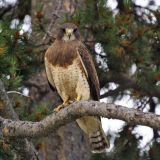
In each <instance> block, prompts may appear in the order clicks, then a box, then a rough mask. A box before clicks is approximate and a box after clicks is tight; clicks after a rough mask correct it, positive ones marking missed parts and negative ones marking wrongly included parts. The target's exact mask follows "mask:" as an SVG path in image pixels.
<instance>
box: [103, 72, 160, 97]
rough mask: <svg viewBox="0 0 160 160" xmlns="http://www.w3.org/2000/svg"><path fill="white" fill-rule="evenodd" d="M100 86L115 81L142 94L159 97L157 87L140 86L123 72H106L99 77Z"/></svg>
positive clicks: (159, 91)
mask: <svg viewBox="0 0 160 160" xmlns="http://www.w3.org/2000/svg"><path fill="white" fill-rule="evenodd" d="M100 82H101V84H102V87H103V86H104V85H105V84H106V83H108V82H115V83H118V84H120V85H122V86H124V87H126V89H127V88H133V89H135V90H138V91H140V92H141V94H142V95H144V96H151V97H160V90H159V89H158V88H157V87H149V86H148V87H146V88H144V87H142V86H141V84H139V82H138V81H137V80H136V79H135V78H134V77H131V76H129V75H127V74H124V73H114V72H107V73H106V74H103V75H102V76H101V77H100ZM103 98H104V97H103Z"/></svg>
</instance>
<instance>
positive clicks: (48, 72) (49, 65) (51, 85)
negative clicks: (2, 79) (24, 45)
mask: <svg viewBox="0 0 160 160" xmlns="http://www.w3.org/2000/svg"><path fill="white" fill-rule="evenodd" d="M50 52H52V50H51V48H49V49H48V50H47V51H46V53H45V58H44V63H45V69H46V74H47V79H48V83H49V86H50V88H51V89H52V90H53V91H55V90H56V88H55V84H54V80H53V78H52V72H51V64H50V62H49V61H48V58H47V54H50Z"/></svg>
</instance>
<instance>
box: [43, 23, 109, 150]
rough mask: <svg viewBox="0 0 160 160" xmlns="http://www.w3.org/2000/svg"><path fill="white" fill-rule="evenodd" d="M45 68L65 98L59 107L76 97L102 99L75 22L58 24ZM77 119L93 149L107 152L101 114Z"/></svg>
mask: <svg viewBox="0 0 160 160" xmlns="http://www.w3.org/2000/svg"><path fill="white" fill-rule="evenodd" d="M45 68H46V74H47V78H48V82H49V84H50V86H51V87H53V88H54V89H56V91H57V92H58V94H59V95H60V97H61V98H62V100H63V104H62V105H61V106H59V107H58V110H59V109H60V108H62V106H63V107H66V106H67V105H68V104H69V103H70V102H73V101H75V100H76V101H80V100H91V99H92V100H96V101H98V100H99V98H100V95H99V94H100V86H99V80H98V76H97V73H96V69H95V66H94V63H93V60H92V57H91V55H90V53H89V51H88V50H87V48H86V47H85V45H84V44H83V42H82V41H81V37H80V33H79V31H78V28H77V26H76V25H75V24H72V23H65V24H63V25H62V26H61V27H59V29H58V31H57V36H56V40H55V41H54V43H53V44H52V45H51V46H50V47H49V48H48V50H47V51H46V53H45ZM58 110H56V111H58ZM76 121H77V123H78V125H79V127H80V128H81V129H82V130H83V131H84V132H85V133H86V134H87V136H88V138H89V142H90V146H91V150H92V152H93V153H102V152H105V149H106V148H108V147H109V142H108V140H107V138H106V136H105V133H104V131H103V129H102V124H101V120H100V117H96V116H85V117H82V118H80V119H77V120H76Z"/></svg>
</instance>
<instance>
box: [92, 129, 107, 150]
mask: <svg viewBox="0 0 160 160" xmlns="http://www.w3.org/2000/svg"><path fill="white" fill-rule="evenodd" d="M89 141H90V145H91V149H92V153H103V152H105V151H106V149H107V148H109V141H108V140H107V137H106V135H105V133H104V131H103V129H102V128H100V129H99V130H98V131H96V132H93V133H92V134H91V135H90V137H89Z"/></svg>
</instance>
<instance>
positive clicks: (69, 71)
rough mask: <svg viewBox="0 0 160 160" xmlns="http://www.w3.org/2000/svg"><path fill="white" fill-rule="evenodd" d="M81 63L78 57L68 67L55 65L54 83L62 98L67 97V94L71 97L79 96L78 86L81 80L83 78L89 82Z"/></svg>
mask: <svg viewBox="0 0 160 160" xmlns="http://www.w3.org/2000/svg"><path fill="white" fill-rule="evenodd" d="M79 63H80V62H79V59H78V58H76V59H75V60H74V61H73V63H72V64H71V65H68V66H67V67H60V66H54V67H53V69H52V75H53V80H54V84H55V86H56V88H57V91H58V93H59V94H60V96H61V97H62V99H66V97H67V96H68V97H69V99H75V98H76V96H77V92H76V88H77V84H78V83H79V81H81V80H82V79H83V80H84V82H85V83H88V82H87V79H86V76H85V73H84V72H83V71H82V70H81V67H80V65H79ZM82 87H83V86H82ZM63 97H64V98H63Z"/></svg>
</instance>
